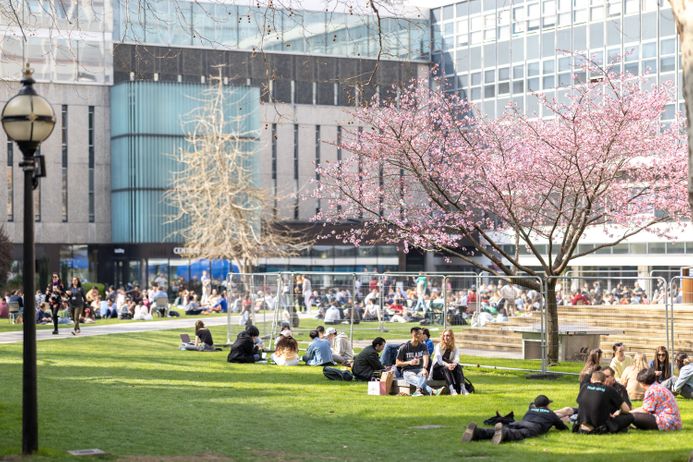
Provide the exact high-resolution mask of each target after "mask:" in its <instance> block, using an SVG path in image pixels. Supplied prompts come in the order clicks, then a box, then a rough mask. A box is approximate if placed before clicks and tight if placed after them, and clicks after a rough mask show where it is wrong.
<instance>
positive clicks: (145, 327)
mask: <svg viewBox="0 0 693 462" xmlns="http://www.w3.org/2000/svg"><path fill="white" fill-rule="evenodd" d="M313 314H314V313H299V317H300V318H301V319H313V316H312V315H313ZM198 319H201V320H203V321H204V323H205V325H207V326H224V325H226V323H227V322H228V321H227V318H226V316H214V317H204V316H203V317H197V316H186V317H181V318H178V319H168V320H166V321H133V322H127V321H126V322H122V323H119V324H106V325H99V324H98V321H97V323H96V324H82V326H81V330H82V332H81V333H80V334H79V337H91V336H95V335H110V334H128V333H135V332H151V331H159V330H173V329H192V327H193V325H194V324H195V321H197V320H198ZM239 319H240V317H239V316H238V315H232V316H231V326H232V328H234V329H238V328H239V327H240V326H239V324H238V321H239ZM257 321H259V319H257ZM59 330H60V334H59V335H53V334H52V330H51V329H36V340H38V341H40V340H64V339H72V338H77V337H75V336H74V335H72V334H71V332H72V326H71V325H69V324H63V325H61V326H60V329H59ZM376 334H377V333H374V336H375V335H376ZM23 338H24V333H23V331H21V330H18V331H12V332H2V333H0V345H1V344H7V343H19V342H21V341H22V339H23ZM407 340H409V339H408V338H407V339H388V342H390V343H398V342H399V343H404V342H406V341H407ZM303 343H307V342H303ZM370 344H371V341H370V340H355V341H354V347H355V348H364V347H366V346H368V345H370ZM461 350H462V351H461V353H462V355H463V356H464V355H469V356H480V357H486V358H513V359H521V358H522V354H521V353H509V352H506V351H484V350H470V349H466V348H462V349H461Z"/></svg>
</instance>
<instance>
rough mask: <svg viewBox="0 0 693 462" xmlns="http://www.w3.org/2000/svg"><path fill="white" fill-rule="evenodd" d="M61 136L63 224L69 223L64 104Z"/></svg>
mask: <svg viewBox="0 0 693 462" xmlns="http://www.w3.org/2000/svg"><path fill="white" fill-rule="evenodd" d="M60 134H61V144H62V156H61V157H62V170H61V173H62V180H61V189H62V194H61V196H62V203H63V206H62V215H63V223H64V222H67V203H68V201H67V105H66V104H63V106H62V111H61V127H60Z"/></svg>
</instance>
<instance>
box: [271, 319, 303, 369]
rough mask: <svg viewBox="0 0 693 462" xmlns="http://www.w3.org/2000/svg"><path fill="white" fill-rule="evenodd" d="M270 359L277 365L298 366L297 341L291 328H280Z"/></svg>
mask: <svg viewBox="0 0 693 462" xmlns="http://www.w3.org/2000/svg"><path fill="white" fill-rule="evenodd" d="M272 361H274V363H275V364H276V365H277V366H298V342H297V341H296V339H295V338H294V337H293V335H292V333H291V329H288V328H286V329H283V330H282V332H281V335H280V336H279V338H278V339H277V342H276V345H275V347H274V353H273V354H272Z"/></svg>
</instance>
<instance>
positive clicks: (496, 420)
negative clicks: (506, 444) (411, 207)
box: [484, 411, 515, 425]
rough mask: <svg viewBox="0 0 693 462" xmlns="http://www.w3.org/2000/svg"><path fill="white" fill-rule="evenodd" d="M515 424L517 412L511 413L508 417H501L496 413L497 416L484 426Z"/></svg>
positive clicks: (485, 421)
mask: <svg viewBox="0 0 693 462" xmlns="http://www.w3.org/2000/svg"><path fill="white" fill-rule="evenodd" d="M512 422H515V412H514V411H510V413H508V414H506V415H504V416H503V415H500V414H499V413H498V411H496V415H494V416H493V417H491V418H488V419H486V420H484V425H495V424H497V423H502V424H503V425H507V424H509V423H512Z"/></svg>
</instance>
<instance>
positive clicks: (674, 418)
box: [633, 369, 681, 431]
mask: <svg viewBox="0 0 693 462" xmlns="http://www.w3.org/2000/svg"><path fill="white" fill-rule="evenodd" d="M638 382H640V385H642V387H643V388H644V389H645V396H644V398H643V399H642V406H641V407H639V408H637V409H633V425H635V426H636V427H637V428H639V429H640V430H661V431H672V430H681V413H680V412H679V406H678V405H677V404H676V398H674V394H673V393H672V392H670V391H669V390H668V389H667V388H666V387H665V386H664V385H662V384H661V383H658V382H657V375H656V374H655V371H654V369H643V370H641V371H640V372H638Z"/></svg>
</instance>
